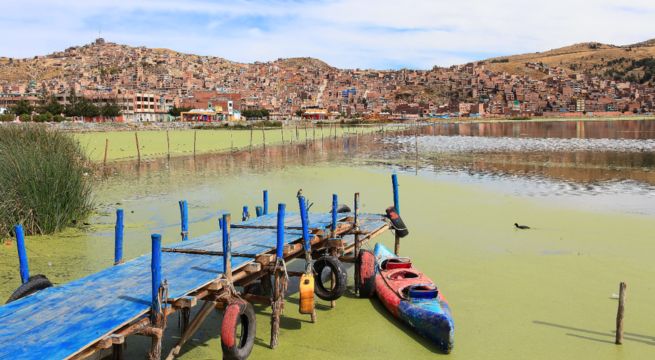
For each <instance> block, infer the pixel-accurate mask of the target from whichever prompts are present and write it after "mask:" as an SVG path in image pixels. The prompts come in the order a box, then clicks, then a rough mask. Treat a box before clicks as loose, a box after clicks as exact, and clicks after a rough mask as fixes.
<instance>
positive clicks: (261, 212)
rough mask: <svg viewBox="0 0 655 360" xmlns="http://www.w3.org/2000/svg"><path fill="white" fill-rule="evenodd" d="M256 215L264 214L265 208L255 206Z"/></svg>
mask: <svg viewBox="0 0 655 360" xmlns="http://www.w3.org/2000/svg"><path fill="white" fill-rule="evenodd" d="M255 215H256V216H257V217H260V216H262V215H264V210H263V209H262V207H261V206H255Z"/></svg>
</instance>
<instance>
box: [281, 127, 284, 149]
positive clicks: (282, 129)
mask: <svg viewBox="0 0 655 360" xmlns="http://www.w3.org/2000/svg"><path fill="white" fill-rule="evenodd" d="M280 134H282V145H284V125H280Z"/></svg>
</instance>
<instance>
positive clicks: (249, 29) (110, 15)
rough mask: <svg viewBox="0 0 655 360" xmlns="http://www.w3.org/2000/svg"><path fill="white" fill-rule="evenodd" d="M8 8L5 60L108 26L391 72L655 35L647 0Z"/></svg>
mask: <svg viewBox="0 0 655 360" xmlns="http://www.w3.org/2000/svg"><path fill="white" fill-rule="evenodd" d="M3 9H4V11H3V14H2V15H0V31H2V33H3V34H6V35H5V36H4V38H3V41H2V43H0V55H3V56H15V57H27V56H33V55H37V54H44V53H48V52H52V51H56V50H60V49H63V48H65V47H67V46H70V45H78V44H83V43H88V42H90V41H91V40H92V39H93V38H94V37H96V36H97V33H98V30H99V29H100V28H101V29H102V35H103V37H105V38H106V39H107V40H109V41H115V42H121V43H128V44H131V45H145V46H152V47H155V46H156V47H168V48H172V49H175V50H179V51H185V52H193V53H199V54H206V55H216V56H222V57H225V58H228V59H231V60H236V61H244V62H252V61H266V60H272V59H276V58H279V57H290V56H312V57H317V58H320V59H322V60H325V61H327V62H328V63H330V64H332V65H335V66H340V67H383V68H384V67H401V66H408V67H418V68H429V67H431V66H433V65H451V64H453V63H461V62H466V61H471V60H477V59H481V58H485V57H488V56H495V55H503V54H514V53H523V52H533V51H541V50H548V49H551V48H556V47H560V46H565V45H569V44H572V43H576V42H583V41H600V42H605V43H614V44H627V43H633V42H638V41H643V40H646V39H649V38H652V37H655V28H653V26H652V17H653V14H655V3H654V2H652V1H645V0H628V1H621V3H617V2H616V1H610V0H596V1H593V2H591V1H588V0H552V1H550V2H541V3H536V4H535V3H533V2H527V1H518V0H487V1H483V0H460V1H457V2H454V1H452V0H451V1H444V0H406V1H388V0H378V1H375V0H358V1H343V0H336V1H279V0H278V1H262V2H257V1H244V0H241V1H207V0H205V1H201V0H190V1H173V0H143V1H124V0H114V1H111V2H107V1H99V0H86V1H80V0H71V1H66V2H57V3H55V2H50V1H36V0H23V1H11V2H9V3H8V4H4V5H3ZM7 34H11V35H10V36H8V35H7Z"/></svg>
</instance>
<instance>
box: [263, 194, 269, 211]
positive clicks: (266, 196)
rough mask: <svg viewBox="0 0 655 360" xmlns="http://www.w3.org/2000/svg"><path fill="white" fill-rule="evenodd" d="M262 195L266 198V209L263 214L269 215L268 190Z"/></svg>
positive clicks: (264, 208)
mask: <svg viewBox="0 0 655 360" xmlns="http://www.w3.org/2000/svg"><path fill="white" fill-rule="evenodd" d="M262 195H263V197H264V207H263V208H262V211H263V212H262V214H263V215H268V190H264V192H263V194H262Z"/></svg>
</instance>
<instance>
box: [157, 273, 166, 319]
mask: <svg viewBox="0 0 655 360" xmlns="http://www.w3.org/2000/svg"><path fill="white" fill-rule="evenodd" d="M157 299H158V303H159V308H158V309H157V314H158V316H159V315H161V316H162V317H163V319H161V321H162V324H161V325H162V326H161V328H162V329H165V328H166V322H167V319H168V317H167V316H166V315H165V314H164V311H165V310H166V307H167V306H168V304H167V301H168V280H164V282H162V284H161V286H159V291H158V292H157Z"/></svg>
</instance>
